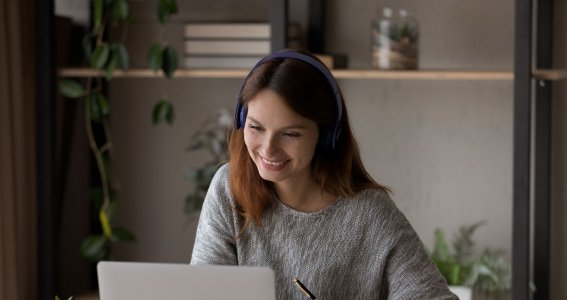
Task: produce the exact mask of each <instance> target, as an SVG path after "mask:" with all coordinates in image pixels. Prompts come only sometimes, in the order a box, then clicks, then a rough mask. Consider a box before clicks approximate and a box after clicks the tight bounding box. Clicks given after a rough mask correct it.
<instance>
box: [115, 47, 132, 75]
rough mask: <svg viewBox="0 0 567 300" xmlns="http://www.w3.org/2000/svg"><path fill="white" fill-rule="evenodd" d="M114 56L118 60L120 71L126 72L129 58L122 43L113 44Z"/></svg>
mask: <svg viewBox="0 0 567 300" xmlns="http://www.w3.org/2000/svg"><path fill="white" fill-rule="evenodd" d="M113 51H114V54H115V55H116V57H117V58H118V67H120V68H121V69H122V70H126V69H128V67H129V64H130V58H129V57H128V50H127V49H126V47H125V46H124V44H122V43H116V44H114V48H113Z"/></svg>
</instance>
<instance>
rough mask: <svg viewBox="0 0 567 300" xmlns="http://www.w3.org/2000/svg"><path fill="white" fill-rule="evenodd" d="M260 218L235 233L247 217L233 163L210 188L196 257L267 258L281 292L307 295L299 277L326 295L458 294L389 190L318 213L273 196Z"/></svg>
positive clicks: (207, 260) (240, 261) (281, 295)
mask: <svg viewBox="0 0 567 300" xmlns="http://www.w3.org/2000/svg"><path fill="white" fill-rule="evenodd" d="M273 204H274V205H273V206H272V208H270V209H269V210H268V211H266V212H265V214H264V216H263V220H262V225H261V226H257V225H252V226H251V227H249V229H247V231H246V234H245V235H244V236H243V237H242V238H241V239H236V238H235V236H236V235H237V234H238V232H239V231H240V229H241V228H242V224H243V220H242V218H241V217H240V216H239V215H238V213H236V212H235V210H234V209H233V207H234V202H233V199H232V197H231V193H230V191H229V187H228V166H227V165H225V166H223V167H221V169H220V170H219V171H218V172H217V174H216V175H215V177H214V179H213V181H212V183H211V187H210V189H209V191H208V194H207V197H206V199H205V203H204V204H203V210H202V211H201V217H200V220H199V226H198V229H197V237H196V240H195V246H194V249H193V256H192V259H191V264H218V265H245V266H268V267H270V268H272V269H273V270H274V272H275V278H276V294H277V298H278V299H305V298H304V296H303V295H302V294H301V293H300V291H299V290H298V289H297V287H296V286H294V283H293V281H292V280H293V278H294V277H298V278H299V279H300V280H301V281H302V282H303V283H304V284H305V286H306V287H307V288H308V289H309V290H310V291H311V292H313V294H315V296H316V297H317V298H320V299H325V300H328V299H457V297H455V296H454V295H453V294H451V293H450V292H449V290H448V288H447V284H446V282H445V279H444V278H443V277H442V276H441V274H440V273H439V271H438V270H437V268H436V267H435V265H434V264H433V263H432V261H431V260H430V259H429V257H428V256H427V253H426V251H425V249H424V246H423V244H422V243H421V241H420V239H419V238H418V236H417V234H416V233H415V231H414V230H413V229H412V227H411V225H410V224H409V222H408V221H407V219H406V218H405V217H404V215H403V214H402V213H401V212H400V211H399V210H398V209H397V208H396V206H395V204H394V203H393V202H392V200H391V199H390V197H389V196H388V194H387V193H386V192H384V191H381V190H365V191H363V192H360V193H359V194H358V195H356V196H355V197H353V198H339V199H338V200H337V201H336V202H335V203H333V204H332V205H330V206H329V207H327V208H325V209H323V210H321V211H319V212H315V213H303V212H299V211H296V210H293V209H291V208H289V207H287V206H286V205H284V204H283V203H281V202H280V201H279V200H278V199H277V198H275V197H274V202H273Z"/></svg>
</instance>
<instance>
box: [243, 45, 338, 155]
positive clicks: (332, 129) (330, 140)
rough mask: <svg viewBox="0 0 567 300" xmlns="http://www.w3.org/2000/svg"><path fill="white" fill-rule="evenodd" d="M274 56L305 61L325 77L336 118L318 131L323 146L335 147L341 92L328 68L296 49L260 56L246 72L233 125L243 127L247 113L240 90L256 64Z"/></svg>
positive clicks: (332, 148)
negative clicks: (332, 99)
mask: <svg viewBox="0 0 567 300" xmlns="http://www.w3.org/2000/svg"><path fill="white" fill-rule="evenodd" d="M276 58H292V59H295V60H299V61H302V62H304V63H307V64H309V65H310V66H312V67H314V68H315V69H317V70H318V71H319V72H320V73H321V74H323V76H324V77H325V79H326V81H327V83H328V84H329V87H330V88H331V90H332V91H333V95H334V96H335V104H336V112H337V114H336V119H335V122H334V124H332V125H330V126H329V127H328V128H325V129H324V130H322V131H321V133H320V136H321V142H322V144H323V146H324V147H326V148H328V149H331V150H334V149H336V146H337V142H338V140H339V136H340V133H341V118H342V115H343V106H342V103H343V100H342V97H341V93H340V91H339V86H338V84H337V82H336V81H335V79H334V77H333V75H332V74H331V72H330V71H329V69H327V67H325V65H323V64H322V63H321V62H320V61H319V60H317V59H314V58H313V57H310V56H309V55H306V54H303V53H300V52H297V51H293V50H281V51H277V52H274V53H272V54H270V55H268V56H266V57H264V58H262V59H261V60H260V61H259V62H258V63H256V65H255V66H254V67H253V68H252V70H251V71H250V73H249V74H248V76H247V77H246V79H245V80H244V82H243V83H242V87H241V88H240V92H239V93H238V102H237V103H236V108H235V109H234V127H235V128H236V129H240V128H242V127H244V123H245V122H246V115H247V114H248V109H247V108H246V106H245V105H243V104H242V99H241V97H242V90H243V89H244V86H245V85H246V82H247V81H248V79H249V78H250V76H251V75H252V73H254V70H255V69H256V68H257V67H258V66H260V65H261V64H263V63H265V62H267V61H270V60H272V59H276Z"/></svg>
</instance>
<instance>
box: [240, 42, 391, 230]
mask: <svg viewBox="0 0 567 300" xmlns="http://www.w3.org/2000/svg"><path fill="white" fill-rule="evenodd" d="M304 54H305V53H304ZM314 58H315V57H314ZM315 59H316V58H315ZM266 89H269V90H271V91H273V92H275V93H277V94H279V95H280V96H282V98H283V99H285V101H286V102H287V104H288V105H289V106H290V107H291V109H292V110H293V111H295V112H296V113H298V114H299V115H301V116H302V117H304V118H307V119H310V120H313V121H315V122H316V123H317V125H318V127H319V135H320V138H319V142H318V145H317V148H316V150H315V154H314V156H313V160H312V163H311V171H312V174H313V176H314V178H315V181H316V182H317V183H319V184H320V185H321V186H322V188H323V189H324V190H325V191H326V192H328V193H330V194H333V195H337V196H343V197H348V196H353V195H355V194H356V193H357V192H359V191H361V190H363V189H367V188H374V189H382V190H385V191H389V189H388V188H387V187H385V186H383V185H380V184H378V183H377V182H376V181H374V179H372V177H370V175H369V174H368V172H367V171H366V169H365V168H364V166H363V164H362V160H361V158H360V151H359V149H358V145H357V143H356V140H355V138H354V135H353V133H352V130H351V127H350V121H349V118H348V114H347V110H346V106H345V104H344V103H341V105H342V118H341V120H340V123H341V133H340V137H339V139H338V141H337V143H336V145H335V149H329V148H328V147H325V146H324V145H323V143H322V142H321V140H322V139H324V138H325V137H323V135H322V134H321V133H322V132H325V130H326V128H328V127H329V126H332V125H333V124H334V122H336V113H337V112H336V110H337V108H336V106H337V105H336V99H335V97H334V95H333V94H332V92H331V89H330V86H329V83H328V82H327V80H326V79H325V77H324V75H323V74H321V72H320V71H318V70H317V69H315V68H314V67H312V66H310V65H309V64H307V63H305V62H303V61H299V60H296V59H293V58H275V59H272V60H269V61H266V62H264V63H262V64H261V65H260V66H257V67H256V68H254V69H253V70H252V71H251V74H250V75H249V77H248V79H247V80H246V82H245V83H244V86H243V88H242V91H241V95H240V101H241V103H242V105H244V106H246V105H247V103H248V102H249V101H250V100H252V99H253V98H254V97H255V96H256V95H257V94H258V93H259V92H261V91H263V90H266ZM339 92H340V91H339ZM241 126H242V127H243V126H244V124H242V125H241ZM229 166H230V168H229V172H230V173H229V182H230V189H231V192H232V195H233V197H234V198H235V201H236V205H237V207H236V208H237V209H238V211H239V213H241V214H242V215H243V217H244V226H243V229H242V232H240V235H242V233H243V232H244V231H245V230H246V228H248V226H249V225H250V224H251V223H255V224H260V223H261V219H262V214H263V213H264V211H265V210H266V209H268V208H269V207H270V206H271V204H272V187H271V183H270V182H268V181H266V180H264V179H262V177H260V174H259V173H258V170H257V169H256V165H255V164H254V162H253V161H252V159H251V158H250V156H249V154H248V150H247V148H246V144H245V143H244V132H243V129H242V128H240V129H236V128H233V129H232V130H231V131H230V134H229ZM240 235H239V236H240Z"/></svg>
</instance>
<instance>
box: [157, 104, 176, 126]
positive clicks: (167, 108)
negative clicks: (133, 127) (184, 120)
mask: <svg viewBox="0 0 567 300" xmlns="http://www.w3.org/2000/svg"><path fill="white" fill-rule="evenodd" d="M152 116H153V117H152V120H153V122H154V125H157V124H159V123H161V122H163V121H167V123H168V124H169V125H171V124H172V123H173V121H174V112H173V106H172V105H171V103H169V102H168V101H167V100H161V101H160V102H158V103H157V104H156V105H155V106H154V110H153V114H152Z"/></svg>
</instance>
